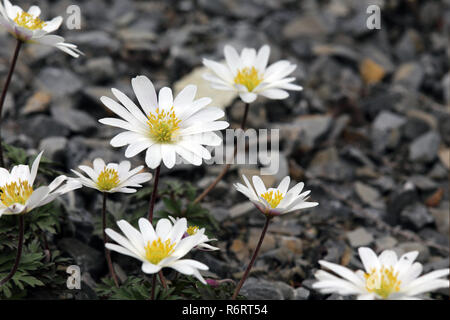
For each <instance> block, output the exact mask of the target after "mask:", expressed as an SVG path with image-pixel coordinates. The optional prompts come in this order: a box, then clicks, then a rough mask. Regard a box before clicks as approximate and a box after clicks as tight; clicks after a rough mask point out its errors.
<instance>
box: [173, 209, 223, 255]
mask: <svg viewBox="0 0 450 320" xmlns="http://www.w3.org/2000/svg"><path fill="white" fill-rule="evenodd" d="M169 219H170V220H171V221H172V223H173V224H175V223H177V222H178V220H180V218H176V219H175V218H174V217H171V216H169ZM194 234H202V235H203V237H202V242H201V243H200V244H199V245H198V246H196V247H195V249H199V250H204V251H215V250H219V248H217V247H214V246H212V245H210V244H208V243H206V242H210V241H217V239H215V238H214V239H209V238H208V236H207V235H206V234H205V228H201V229H200V228H199V227H198V226H196V225H190V226H188V228H187V229H186V232H185V234H184V236H183V237H189V236H193V235H194Z"/></svg>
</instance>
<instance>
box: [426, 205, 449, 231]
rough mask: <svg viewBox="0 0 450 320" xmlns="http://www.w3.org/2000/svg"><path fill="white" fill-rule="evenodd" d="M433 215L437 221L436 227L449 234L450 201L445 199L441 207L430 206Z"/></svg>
mask: <svg viewBox="0 0 450 320" xmlns="http://www.w3.org/2000/svg"><path fill="white" fill-rule="evenodd" d="M429 210H430V212H431V215H432V216H433V218H434V221H435V223H436V228H437V229H438V231H439V232H440V233H442V234H445V235H447V236H448V234H449V219H450V216H449V211H450V208H449V202H448V201H445V202H443V203H441V205H440V206H439V208H430V209H429Z"/></svg>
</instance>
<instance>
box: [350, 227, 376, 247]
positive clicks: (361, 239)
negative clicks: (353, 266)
mask: <svg viewBox="0 0 450 320" xmlns="http://www.w3.org/2000/svg"><path fill="white" fill-rule="evenodd" d="M346 237H347V239H348V241H349V242H350V245H351V246H352V247H354V248H358V247H361V246H367V245H369V244H371V243H372V241H373V236H372V234H371V233H369V232H367V230H366V229H364V228H357V229H355V230H353V231H350V232H347V234H346Z"/></svg>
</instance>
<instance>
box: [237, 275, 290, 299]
mask: <svg viewBox="0 0 450 320" xmlns="http://www.w3.org/2000/svg"><path fill="white" fill-rule="evenodd" d="M240 294H241V295H244V296H246V297H247V299H249V300H283V298H284V295H283V292H282V290H280V288H277V287H276V286H274V285H273V283H272V282H270V281H267V280H264V279H256V278H253V277H251V278H248V279H247V281H245V283H244V285H243V286H242V289H241V291H240Z"/></svg>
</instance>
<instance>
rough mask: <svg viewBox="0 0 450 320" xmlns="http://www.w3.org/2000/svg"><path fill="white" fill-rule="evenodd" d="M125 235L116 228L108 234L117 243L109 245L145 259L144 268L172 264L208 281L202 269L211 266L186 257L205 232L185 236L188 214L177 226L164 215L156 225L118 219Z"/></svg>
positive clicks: (147, 270) (155, 269) (153, 269)
mask: <svg viewBox="0 0 450 320" xmlns="http://www.w3.org/2000/svg"><path fill="white" fill-rule="evenodd" d="M117 225H118V226H119V228H120V230H122V232H123V234H124V235H125V237H123V236H122V235H120V234H119V233H117V232H115V231H114V230H112V229H106V230H105V231H106V234H107V235H108V236H109V237H110V238H111V239H112V240H114V241H115V242H117V243H118V244H119V245H117V244H113V243H107V244H106V248H108V249H109V250H113V251H116V252H119V253H121V254H124V255H127V256H130V257H133V258H135V259H138V260H140V261H142V271H143V272H145V273H150V274H154V273H157V272H159V271H160V270H161V269H162V268H172V269H175V270H176V271H178V272H180V273H183V274H185V275H190V276H194V277H196V278H197V279H198V280H200V281H201V282H202V283H203V284H206V281H205V279H203V277H202V275H201V274H200V272H199V270H208V266H206V265H205V264H203V263H201V262H198V261H196V260H192V259H182V258H183V257H184V256H185V255H186V254H187V253H188V252H189V251H191V250H192V249H193V248H194V247H196V246H197V245H199V244H201V243H202V242H203V241H204V239H203V234H200V233H199V234H194V235H192V236H188V237H184V234H185V232H186V230H187V222H186V219H185V218H182V219H180V220H178V221H177V222H176V223H175V224H174V225H173V226H172V223H170V220H169V219H160V220H159V221H158V223H157V224H156V229H154V228H153V226H152V224H151V223H150V221H149V220H147V219H145V218H141V219H139V229H140V230H137V229H135V228H134V227H133V226H131V225H130V224H129V223H128V222H127V221H125V220H120V221H118V222H117Z"/></svg>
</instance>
